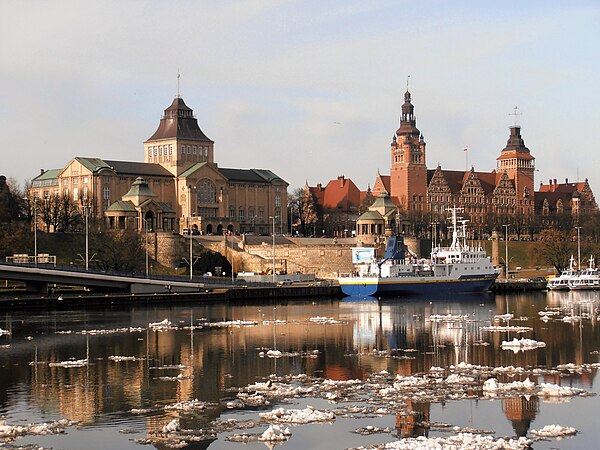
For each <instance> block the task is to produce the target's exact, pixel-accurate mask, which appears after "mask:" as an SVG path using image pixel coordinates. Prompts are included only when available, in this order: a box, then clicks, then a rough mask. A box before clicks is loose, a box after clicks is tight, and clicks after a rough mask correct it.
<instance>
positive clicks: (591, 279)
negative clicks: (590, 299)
mask: <svg viewBox="0 0 600 450" xmlns="http://www.w3.org/2000/svg"><path fill="white" fill-rule="evenodd" d="M569 289H571V290H574V291H581V290H592V289H600V271H599V270H598V269H597V268H596V265H595V262H594V256H590V265H589V267H588V268H587V269H585V270H584V271H583V272H581V273H580V274H579V276H577V277H575V278H573V279H571V280H569Z"/></svg>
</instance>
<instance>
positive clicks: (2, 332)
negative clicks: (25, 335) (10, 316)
mask: <svg viewBox="0 0 600 450" xmlns="http://www.w3.org/2000/svg"><path fill="white" fill-rule="evenodd" d="M5 334H10V331H8V330H3V329H2V328H0V336H3V335H5Z"/></svg>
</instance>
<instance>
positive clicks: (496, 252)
mask: <svg viewBox="0 0 600 450" xmlns="http://www.w3.org/2000/svg"><path fill="white" fill-rule="evenodd" d="M499 243H500V239H499V236H498V230H497V229H495V228H494V230H493V231H492V264H493V265H494V266H499V265H500V248H499V245H498V244H499Z"/></svg>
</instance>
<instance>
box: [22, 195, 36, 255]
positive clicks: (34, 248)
mask: <svg viewBox="0 0 600 450" xmlns="http://www.w3.org/2000/svg"><path fill="white" fill-rule="evenodd" d="M23 200H25V201H27V202H33V254H34V257H33V258H34V263H35V265H36V267H37V263H38V258H37V206H36V205H37V201H36V198H35V197H32V198H31V199H30V198H27V197H23Z"/></svg>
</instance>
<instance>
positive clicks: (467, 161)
mask: <svg viewBox="0 0 600 450" xmlns="http://www.w3.org/2000/svg"><path fill="white" fill-rule="evenodd" d="M463 151H464V152H465V172H467V171H468V170H469V149H468V148H467V147H465V148H464V150H463Z"/></svg>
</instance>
